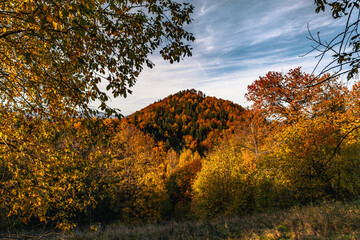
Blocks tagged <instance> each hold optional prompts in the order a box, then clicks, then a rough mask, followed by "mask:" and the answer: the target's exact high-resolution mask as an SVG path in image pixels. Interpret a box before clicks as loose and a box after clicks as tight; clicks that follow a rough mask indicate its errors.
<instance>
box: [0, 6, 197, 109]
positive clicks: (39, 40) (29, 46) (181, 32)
mask: <svg viewBox="0 0 360 240" xmlns="http://www.w3.org/2000/svg"><path fill="white" fill-rule="evenodd" d="M192 12H193V6H192V5H189V4H187V3H182V4H180V3H176V2H175V1H172V0H158V1H156V0H128V1H123V0H88V1H83V0H66V1H63V0H61V1H60V0H52V1H46V0H28V1H22V0H11V1H10V0H5V1H1V3H0V58H1V65H0V79H1V80H0V101H1V102H2V103H3V105H4V106H6V107H7V108H8V110H21V111H25V112H26V113H31V114H36V115H40V114H46V115H47V116H49V115H50V116H51V115H56V114H58V116H62V115H64V113H68V114H74V113H76V112H78V111H79V110H80V111H81V112H83V113H85V114H91V113H93V110H92V109H91V108H90V107H89V104H90V103H91V102H92V101H94V100H99V101H100V102H101V104H100V106H99V107H100V109H101V110H103V111H106V112H107V113H108V114H110V113H112V112H114V111H113V110H112V109H111V108H109V107H108V106H107V104H106V102H107V101H108V100H109V98H110V96H109V95H108V94H107V93H106V91H105V90H103V89H100V88H99V83H100V82H105V84H106V90H107V91H111V93H112V94H111V95H112V96H113V97H117V96H124V97H126V95H127V94H128V93H131V91H130V89H129V88H130V87H131V86H133V85H134V83H135V82H136V79H137V77H138V76H139V74H140V72H141V70H142V69H143V67H144V66H145V65H147V66H148V67H152V66H153V65H154V64H153V63H152V62H151V60H150V59H149V54H152V53H154V51H155V50H156V49H157V48H160V53H161V55H162V57H163V58H164V59H165V60H169V61H170V62H171V63H173V62H174V61H179V60H181V59H182V58H183V57H185V56H190V55H191V48H190V46H189V45H188V42H191V41H194V37H193V35H192V34H191V33H189V32H188V31H186V30H185V29H184V26H185V25H186V24H189V23H191V21H192V18H191V13H192Z"/></svg>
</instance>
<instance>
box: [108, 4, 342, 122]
mask: <svg viewBox="0 0 360 240" xmlns="http://www.w3.org/2000/svg"><path fill="white" fill-rule="evenodd" d="M190 2H191V4H193V5H194V6H195V12H194V15H193V18H194V22H193V23H192V24H191V25H190V26H188V27H187V29H188V30H189V31H191V32H193V33H194V35H195V37H196V41H195V42H194V43H193V44H192V47H193V56H192V57H191V58H186V59H184V61H182V62H180V63H175V64H170V63H168V62H165V61H163V60H162V59H161V57H160V56H159V55H154V56H151V59H152V61H153V62H154V63H155V67H154V68H153V69H144V71H143V72H142V74H141V75H140V77H139V78H138V81H137V83H136V85H135V86H134V87H133V88H132V90H133V94H132V95H130V96H128V97H127V98H126V99H123V98H119V99H113V100H112V102H110V103H109V105H110V106H112V107H116V108H119V109H120V110H121V113H122V114H124V115H128V114H131V113H133V112H135V111H137V110H140V109H142V108H144V107H146V106H147V105H149V104H151V103H153V102H155V101H157V100H159V99H163V98H165V97H166V96H168V95H170V94H173V93H176V92H178V91H180V90H184V89H191V88H195V89H197V90H201V91H203V92H204V93H205V94H206V95H208V96H215V97H218V98H222V99H226V100H231V101H233V102H235V103H238V104H240V105H242V106H247V105H249V103H247V102H246V100H245V98H244V94H245V93H246V92H247V86H248V85H249V84H251V83H252V82H253V81H255V80H256V79H258V78H259V76H263V75H265V74H266V73H267V72H269V71H280V72H287V71H288V70H289V69H291V68H295V67H298V66H302V70H303V71H305V72H311V71H312V70H313V68H314V66H315V64H316V62H317V60H318V59H317V58H315V56H314V54H310V55H308V56H306V57H300V56H301V55H303V54H305V53H307V52H308V51H309V50H311V46H312V45H314V43H312V42H311V41H309V40H307V39H306V37H307V36H308V32H307V31H308V30H307V24H309V26H310V30H311V31H312V32H313V33H315V34H316V33H317V32H320V35H321V36H323V37H327V36H332V35H334V33H336V31H337V30H339V29H341V24H340V21H337V20H333V19H332V18H331V16H330V14H329V13H328V12H327V13H319V14H315V5H314V1H313V0H257V1H251V0H193V1H190Z"/></svg>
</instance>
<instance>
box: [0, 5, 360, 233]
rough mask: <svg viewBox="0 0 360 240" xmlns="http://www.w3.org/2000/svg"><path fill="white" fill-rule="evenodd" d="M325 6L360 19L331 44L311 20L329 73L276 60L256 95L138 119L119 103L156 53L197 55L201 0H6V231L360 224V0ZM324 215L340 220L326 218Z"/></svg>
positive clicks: (195, 103) (2, 18) (172, 104)
mask: <svg viewBox="0 0 360 240" xmlns="http://www.w3.org/2000/svg"><path fill="white" fill-rule="evenodd" d="M314 3H315V6H316V8H315V12H321V11H325V13H328V12H326V10H325V8H326V9H330V13H331V15H332V18H334V19H335V20H336V19H340V18H343V17H344V18H345V20H347V21H345V26H344V29H343V30H341V31H342V32H341V31H340V32H339V33H336V34H335V37H334V38H333V39H332V40H331V39H330V41H327V39H324V38H321V37H320V35H319V34H318V35H317V36H313V35H312V34H311V31H310V30H309V35H310V36H308V38H309V39H310V40H312V41H313V42H314V43H315V46H314V47H313V48H314V49H313V50H316V51H318V52H319V55H318V57H319V59H320V60H319V62H318V63H317V64H316V66H314V68H315V69H314V72H319V74H317V75H315V74H313V73H306V72H304V71H302V68H301V67H297V68H294V69H288V70H287V71H286V72H276V71H270V72H268V73H267V74H265V75H263V76H259V77H258V78H257V79H256V80H255V79H253V80H255V81H253V82H252V84H250V85H249V86H248V88H247V93H246V95H245V97H246V100H247V101H248V102H249V106H246V107H244V106H240V105H238V104H236V103H233V102H231V101H228V100H224V99H218V98H216V97H215V96H206V94H205V93H203V92H202V91H200V90H195V89H188V90H183V91H180V92H177V93H174V94H173V95H170V96H168V97H166V98H165V99H163V100H159V101H158V102H155V103H153V104H151V105H149V106H147V107H145V108H144V109H142V110H139V111H137V112H135V113H133V114H132V115H130V116H126V117H124V116H122V114H121V112H120V110H119V109H116V108H114V107H111V106H110V105H109V104H110V103H109V102H111V99H115V98H117V97H124V98H125V97H126V96H128V95H129V94H131V93H132V90H131V89H132V87H133V86H134V85H135V83H136V82H137V80H138V77H139V76H140V74H141V73H142V71H143V70H144V68H149V69H151V68H153V67H154V62H153V61H152V60H153V59H154V58H159V59H162V60H165V61H168V62H169V63H170V64H173V63H176V62H180V61H182V60H184V58H187V57H190V56H192V52H193V49H192V46H191V43H193V42H194V41H195V37H194V34H193V33H192V32H190V31H188V30H187V29H191V28H188V25H189V24H191V23H192V22H193V21H194V19H193V14H194V6H193V5H191V4H189V3H186V2H183V1H179V2H177V1H174V0H128V1H123V0H87V1H84V0H72V1H64V0H52V1H47V0H26V1H22V0H11V1H10V0H4V1H1V2H0V58H1V62H0V103H1V104H0V238H5V239H11V238H15V239H31V238H37V237H39V238H40V237H41V236H40V235H35V236H32V237H31V236H30V237H29V236H28V234H31V233H34V232H40V233H45V235H43V236H42V238H45V239H46V233H47V232H50V233H54V232H55V233H66V234H73V233H75V232H76V231H77V232H81V231H83V230H84V231H87V230H90V231H92V232H96V231H98V230H100V229H104V228H106V227H107V226H111V224H119V225H125V226H127V227H128V228H132V229H136V226H141V225H144V224H149V225H148V226H150V224H164V223H169V222H170V223H171V222H176V221H177V222H180V221H187V222H188V223H189V222H190V224H188V225H190V227H193V228H192V229H193V230H192V231H193V232H196V231H197V230H194V229H195V228H196V227H199V228H198V232H196V234H197V233H201V230H200V229H201V228H202V227H203V225H204V224H205V225H206V227H207V228H208V229H210V230H211V231H210V233H214V232H216V229H215V228H216V227H214V226H213V225H212V223H211V221H222V220H221V219H225V218H229V219H230V218H233V219H236V218H238V219H240V220H238V222H237V223H236V225H237V227H239V226H240V227H241V226H242V223H245V222H248V225H249V226H250V225H256V226H255V227H263V226H264V225H266V224H265V220H269V219H270V220H269V221H268V222H276V223H278V224H279V226H275V227H276V231H277V233H276V234H278V236H280V235H281V234H282V233H284V234H283V238H281V237H278V238H276V237H269V238H267V239H289V238H291V237H293V238H294V239H301V238H298V237H297V236H298V235H297V234H298V233H297V230H296V229H299V227H300V228H306V227H307V226H311V227H312V230H311V231H313V233H314V234H313V235H315V236H317V237H322V238H326V236H327V235H326V234H327V232H329V231H328V230H329V229H330V228H331V229H333V230H334V231H336V230H337V226H336V224H335V223H339V224H340V223H342V222H345V225H344V229H345V231H347V232H346V234H348V233H349V232H350V233H349V234H353V236H355V234H357V237H358V232H356V231H358V230H356V231H353V229H360V226H359V221H360V220H359V211H360V210H359V207H358V206H359V204H358V201H359V197H360V157H359V156H360V143H359V139H360V116H359V114H360V82H359V81H358V72H359V70H358V68H359V66H360V59H359V55H358V53H359V51H360V35H359V34H358V26H359V21H360V20H359V19H360V18H359V16H360V11H359V9H360V4H359V1H358V0H338V1H327V0H315V1H314ZM302 4H303V3H302V2H301V3H300V4H298V5H297V6H295V7H301V6H300V5H302ZM292 7H293V6H291V8H288V9H287V10H289V9H290V10H291V9H294V8H292ZM249 9H250V8H249ZM201 11H202V10H201ZM200 15H201V14H200ZM356 15H357V17H356ZM346 18H347V19H346ZM265 19H266V18H265ZM197 28H202V27H201V26H200V27H199V26H198V27H197ZM193 29H195V28H193ZM337 29H338V28H337ZM275 35H278V34H275ZM339 39H340V40H339ZM205 40H206V39H205ZM205 40H204V39H203V41H205ZM268 40H269V39H268ZM200 42H201V41H200ZM255 42H256V41H255ZM206 43H208V42H206V41H205V42H202V43H201V44H204V45H206ZM224 45H226V44H224ZM293 45H296V44H295V43H294V44H293ZM197 46H199V45H197ZM209 49H210V50H211V48H209ZM259 49H260V48H259ZM261 49H262V48H261ZM269 49H270V47H269ZM271 50H273V49H271ZM277 50H278V49H274V51H273V52H272V51H269V52H272V53H276V52H277ZM246 51H250V50H249V49H246ZM328 55H330V59H332V60H330V62H329V63H325V68H323V69H322V70H321V69H317V68H320V67H319V66H321V64H320V62H321V61H324V60H328V59H329V58H328ZM232 57H233V55H232ZM234 59H238V58H234ZM271 59H272V57H271ZM207 60H209V61H210V59H207ZM235 61H236V60H233V59H231V61H229V62H232V63H233V62H235ZM284 61H285V60H284ZM250 62H251V61H250ZM252 62H254V61H252ZM300 65H301V64H300ZM215 68H216V67H215ZM233 68H234V67H233V66H232V69H233ZM202 70H203V69H202ZM269 70H270V69H269ZM316 70H318V71H316ZM334 71H335V72H334ZM203 72H204V70H203ZM204 73H205V72H204ZM205 75H206V74H205ZM225 75H226V74H225ZM225 75H222V76H225ZM230 76H231V74H230ZM343 76H346V77H347V80H348V81H344V80H343ZM206 77H207V76H206ZM94 102H97V103H98V106H97V107H95V108H94V107H92V104H94ZM312 206H315V207H314V208H311V207H312ZM297 208H298V209H300V210H299V211H305V212H307V213H306V214H304V216H309V217H303V218H301V217H299V214H298V212H296V211H295V214H293V213H294V211H293V210H294V209H297ZM309 209H310V210H309ZM311 209H317V210H316V211H317V213H315V214H313V213H312V212H311V211H313V210H311ZM334 209H338V210H339V211H338V212H336V213H337V216H333V215H334V214H333V213H334V212H335V210H334ZM349 209H351V210H349ZM282 210H284V211H288V213H287V214H282V213H279V211H282ZM273 212H274V213H275V214H274V215H273V216H270V217H269V215H266V214H268V213H273ZM251 214H254V215H253V216H258V219H261V220H260V221H259V222H260V223H259V222H258V224H253V223H251V221H246V218H248V219H249V218H251V217H248V216H252V215H251ZM280 215H282V216H285V215H286V216H287V217H288V219H290V220H287V221H285V220H284V221H285V223H282V222H281V221H280V220H279V219H280V218H281V217H278V216H280ZM291 215H294V216H291ZM295 215H296V216H295ZM316 216H321V217H316ZM264 217H265V218H267V219H263V218H264ZM335 217H337V218H336V219H340V220H341V221H340V220H337V222H336V221H333V220H334V219H335ZM305 218H306V219H307V220H304V219H305ZM244 219H245V220H244ZM314 219H315V220H314ZM318 219H320V220H321V221H323V222H331V224H332V225H331V224H323V225H322V226H324V227H323V229H322V230H318V229H315V227H314V226H317V223H318V222H319V221H320V220H318ZM324 219H325V220H324ZM347 219H350V221H351V222H350V223H348V222H347ZM263 220H264V221H263ZM239 222H240V223H241V224H240V223H239ZM332 222H334V223H332ZM283 224H286V226H285V225H283ZM234 225H235V224H234ZM268 225H269V224H268ZM295 226H296V227H295ZM221 227H222V228H223V229H224V232H225V233H226V234H225V235H226V236H230V230H229V229H230V228H231V227H232V226H230V227H229V226H228V225H227V222H225V223H223V222H221ZM284 229H287V230H286V231H288V232H290V231H291V233H289V234H290V235H291V236H290V235H289V234H288V232H286V231H285V230H284ZM288 229H291V230H288ZM129 231H130V230H129ZM285 232H286V233H285ZM303 232H307V231H305V230H304V231H303ZM208 233H209V232H207V233H206V234H205V236H206V238H207V239H209V235H208ZM322 233H324V234H322ZM225 235H224V234H222V238H225V237H224V236H225ZM285 235H286V236H285ZM288 235H289V236H288ZM17 236H20V237H17ZM68 236H69V235H68ZM235 237H237V236H235ZM60 238H62V237H60ZM187 238H188V239H191V237H189V236H187ZM335 238H336V237H335ZM354 238H355V237H354ZM147 239H148V238H147ZM158 239H164V238H161V237H160V238H158ZM180 239H183V238H180ZM194 239H196V238H195V237H194ZM227 239H230V237H227ZM245 239H246V236H245ZM257 239H258V238H257Z"/></svg>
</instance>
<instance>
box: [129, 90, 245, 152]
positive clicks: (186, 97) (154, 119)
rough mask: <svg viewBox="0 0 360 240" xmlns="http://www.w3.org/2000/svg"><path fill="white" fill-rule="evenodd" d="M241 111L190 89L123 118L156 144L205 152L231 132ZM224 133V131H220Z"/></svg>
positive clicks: (239, 108) (241, 109) (239, 107)
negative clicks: (158, 142)
mask: <svg viewBox="0 0 360 240" xmlns="http://www.w3.org/2000/svg"><path fill="white" fill-rule="evenodd" d="M243 112H244V109H243V108H242V107H241V106H240V105H237V104H234V103H232V102H230V101H225V100H222V99H217V98H215V97H206V96H205V94H204V93H202V92H201V91H196V90H194V89H191V90H186V91H181V92H178V93H176V94H174V95H170V96H168V97H167V98H165V99H164V100H162V101H159V102H157V103H154V104H151V105H150V106H148V107H146V108H145V109H143V110H141V111H138V112H136V113H134V114H132V115H131V116H129V117H127V118H126V121H127V122H128V123H131V124H134V125H135V126H136V127H137V128H138V129H140V130H142V131H143V132H144V133H149V134H150V135H151V136H152V137H153V138H154V139H155V140H156V141H162V142H164V143H165V145H166V146H167V147H168V148H172V149H174V150H176V151H178V152H179V151H181V150H183V149H184V148H185V149H191V150H193V151H197V152H199V153H201V154H203V153H204V152H206V151H207V150H209V149H210V148H211V147H212V146H213V145H214V143H216V141H217V140H218V139H219V137H220V136H222V134H223V133H224V132H231V131H233V130H234V126H235V125H236V122H237V121H239V120H240V118H241V116H242V114H243ZM224 130H226V131H224Z"/></svg>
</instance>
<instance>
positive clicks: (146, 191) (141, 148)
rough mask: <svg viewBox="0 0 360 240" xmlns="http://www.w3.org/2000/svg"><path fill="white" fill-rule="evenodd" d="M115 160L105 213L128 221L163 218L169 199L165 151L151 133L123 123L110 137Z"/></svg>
mask: <svg viewBox="0 0 360 240" xmlns="http://www.w3.org/2000/svg"><path fill="white" fill-rule="evenodd" d="M110 149H111V152H112V153H111V156H112V160H111V162H109V163H108V169H107V172H106V173H104V178H105V179H108V182H107V184H108V188H107V191H106V192H107V194H106V198H107V200H108V201H107V202H106V203H107V205H108V206H104V207H106V208H107V211H105V213H104V214H111V213H112V214H113V215H112V216H110V217H112V218H113V219H119V220H122V221H126V222H134V221H135V222H136V221H145V222H154V221H157V220H159V219H161V217H162V214H163V208H164V204H165V203H166V202H167V193H166V190H165V178H164V175H165V165H164V158H165V155H166V154H165V152H164V151H163V149H162V148H161V147H160V148H159V147H158V146H156V145H155V142H154V140H153V139H151V137H149V136H148V135H145V134H143V133H142V132H141V131H140V130H138V129H136V128H135V127H134V126H133V125H130V124H127V123H125V122H123V123H122V124H121V127H120V129H119V132H118V133H117V134H116V135H115V136H114V137H113V139H112V140H111V146H110Z"/></svg>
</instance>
